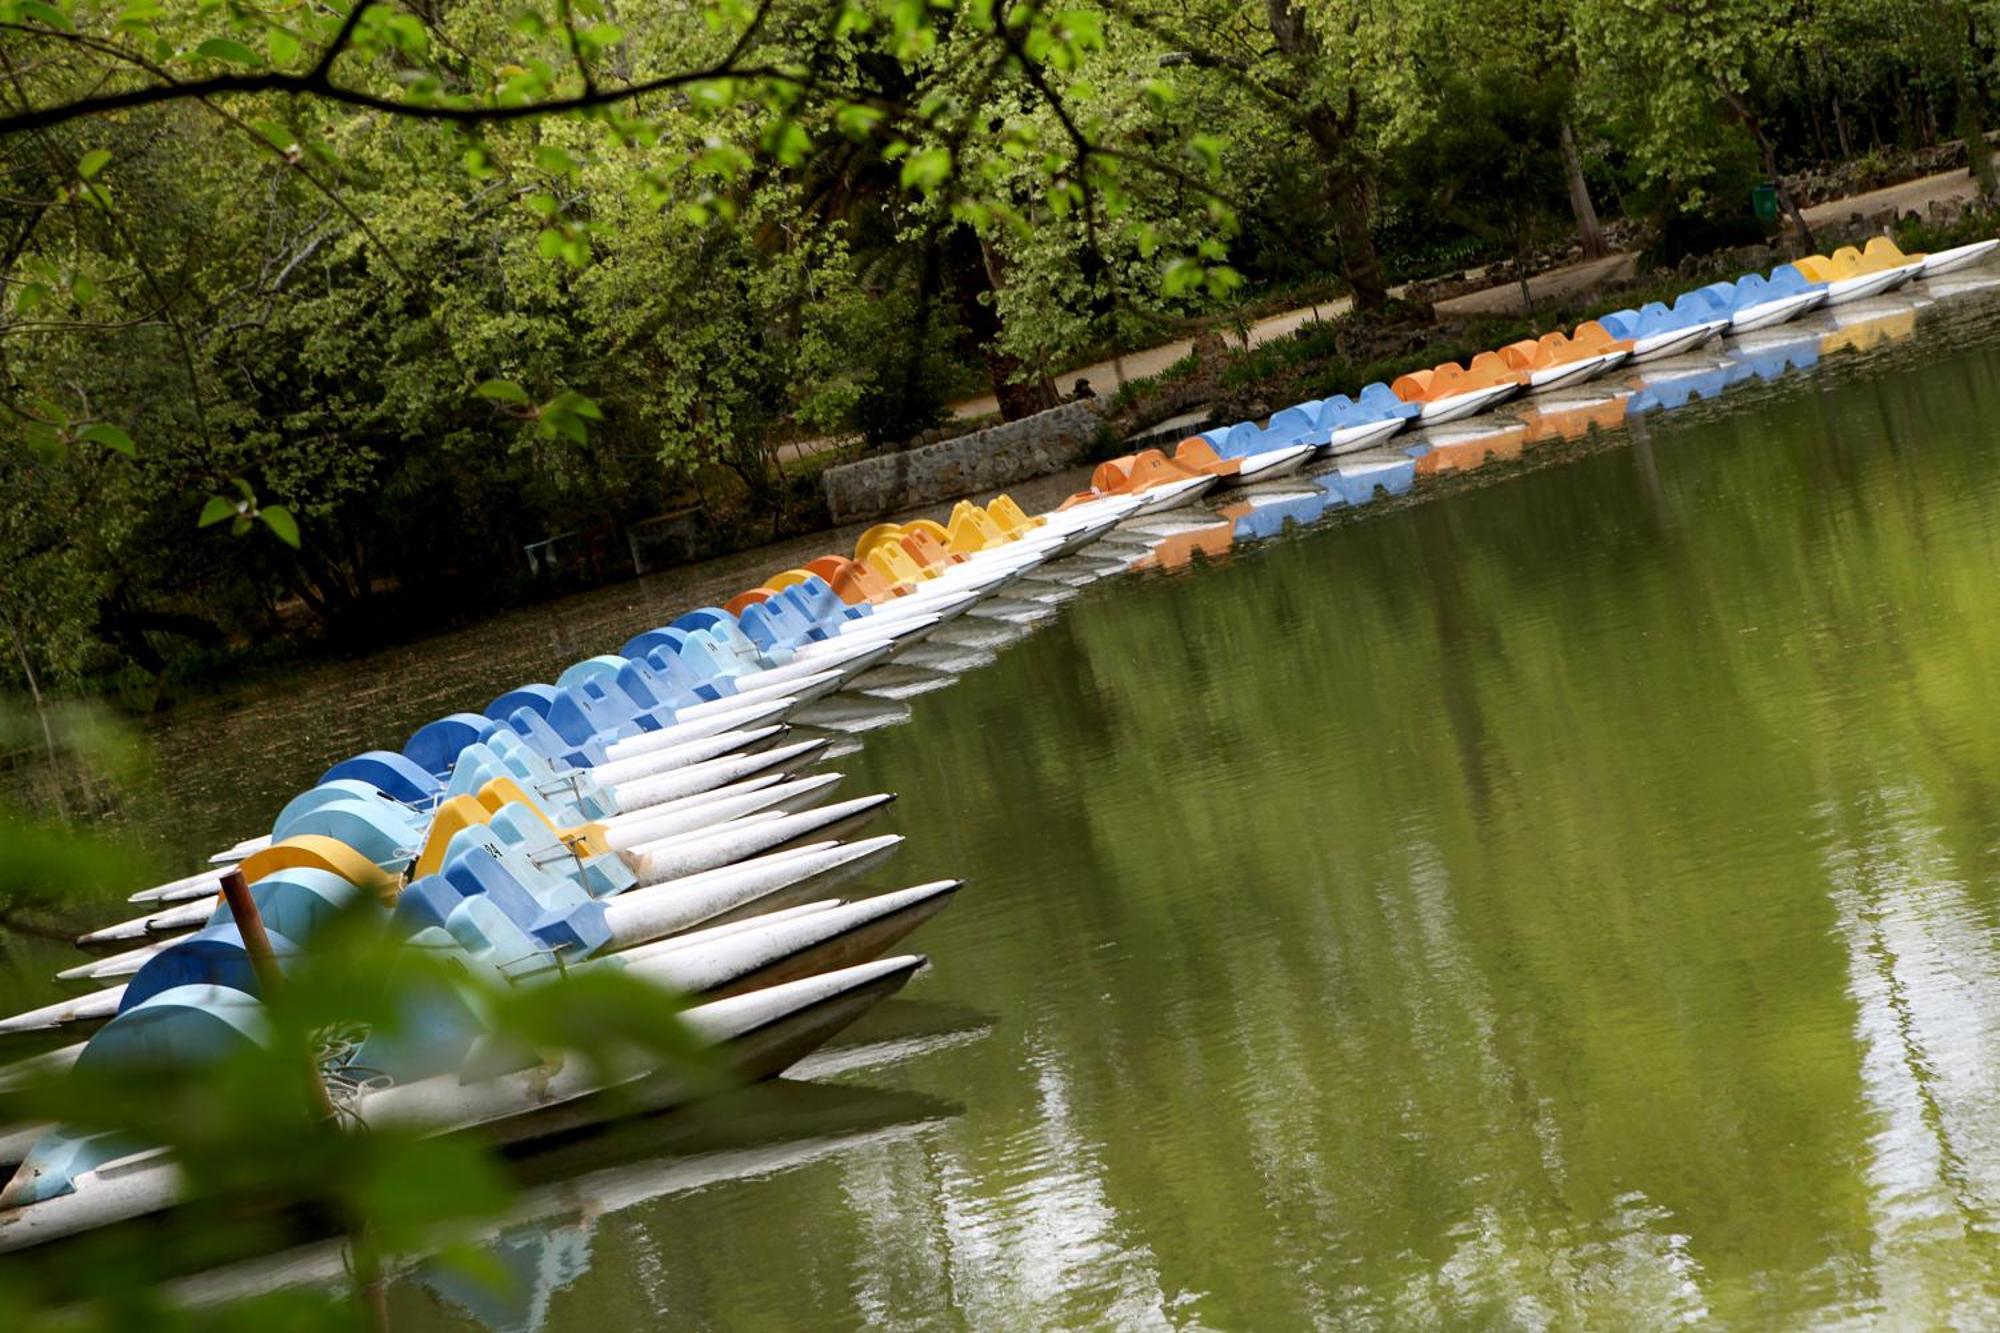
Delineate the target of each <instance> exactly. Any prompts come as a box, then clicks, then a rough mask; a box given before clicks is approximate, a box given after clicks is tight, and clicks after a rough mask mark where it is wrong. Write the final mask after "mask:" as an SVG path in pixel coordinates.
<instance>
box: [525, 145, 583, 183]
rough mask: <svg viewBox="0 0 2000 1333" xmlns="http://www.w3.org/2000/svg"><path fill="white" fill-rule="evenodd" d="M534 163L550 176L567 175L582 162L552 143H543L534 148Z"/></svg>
mask: <svg viewBox="0 0 2000 1333" xmlns="http://www.w3.org/2000/svg"><path fill="white" fill-rule="evenodd" d="M535 165H536V166H538V167H540V168H541V169H542V170H543V171H546V172H548V173H549V174H550V175H551V176H567V175H568V174H569V173H570V172H572V171H575V170H576V169H577V168H578V167H579V166H581V165H583V164H582V163H580V162H578V161H577V160H576V159H575V158H574V157H572V156H570V154H569V153H568V152H567V151H566V150H564V149H561V148H557V147H556V146H555V145H553V144H543V145H542V146H541V147H540V148H537V149H536V150H535Z"/></svg>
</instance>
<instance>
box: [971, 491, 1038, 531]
mask: <svg viewBox="0 0 2000 1333" xmlns="http://www.w3.org/2000/svg"><path fill="white" fill-rule="evenodd" d="M986 517H987V518H989V519H991V520H992V521H993V522H994V523H995V524H997V525H998V526H999V528H1000V530H1001V531H1002V532H1005V533H1009V534H1011V535H1013V536H1016V537H1020V536H1024V535H1025V534H1026V533H1027V532H1028V530H1029V529H1030V528H1039V527H1041V526H1042V524H1044V523H1046V522H1048V520H1047V519H1045V518H1042V517H1040V516H1039V515H1036V516H1030V515H1029V514H1028V513H1027V512H1026V511H1025V510H1023V509H1022V508H1021V506H1020V505H1019V504H1018V503H1016V502H1015V500H1014V497H1013V496H1011V495H996V496H994V497H993V498H992V499H991V500H988V501H987V502H986Z"/></svg>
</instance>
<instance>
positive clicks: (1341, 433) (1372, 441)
mask: <svg viewBox="0 0 2000 1333" xmlns="http://www.w3.org/2000/svg"><path fill="white" fill-rule="evenodd" d="M1407 420H1408V418H1407V417H1384V418H1382V419H1381V420H1379V421H1364V422H1362V423H1361V424H1360V425H1358V426H1341V427H1339V428H1338V429H1336V430H1335V431H1334V432H1333V435H1332V436H1331V438H1329V439H1328V440H1327V442H1326V443H1325V444H1323V445H1321V446H1320V452H1321V453H1323V454H1325V455H1327V456H1328V457H1334V458H1337V457H1339V456H1340V455H1341V454H1352V453H1358V452H1360V451H1361V450H1363V449H1367V448H1369V447H1371V446H1373V445H1376V444H1379V443H1381V442H1382V441H1383V440H1386V439H1388V438H1389V437H1390V436H1391V435H1394V434H1395V433H1396V432H1397V431H1399V430H1401V429H1402V428H1403V425H1404V423H1405V422H1406V421H1407Z"/></svg>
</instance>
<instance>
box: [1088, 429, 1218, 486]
mask: <svg viewBox="0 0 2000 1333" xmlns="http://www.w3.org/2000/svg"><path fill="white" fill-rule="evenodd" d="M1253 429H1254V428H1253ZM1194 475H1195V474H1194V473H1192V472H1189V471H1188V470H1187V469H1186V468H1183V467H1177V466H1175V465H1174V463H1173V460H1171V459H1169V458H1168V457H1167V456H1166V455H1165V454H1163V453H1161V452H1160V451H1159V450H1158V449H1142V450H1140V451H1139V452H1138V453H1136V454H1131V455H1129V456H1127V457H1125V458H1114V459H1112V460H1111V461H1110V462H1107V463H1099V464H1098V465H1097V470H1096V471H1095V472H1093V473H1091V474H1090V481H1091V485H1092V486H1094V487H1095V488H1096V489H1098V490H1100V491H1105V492H1108V493H1111V494H1131V493H1132V492H1135V491H1143V490H1146V489H1148V488H1150V487H1153V486H1159V485H1162V484H1163V483H1166V482H1172V481H1186V480H1187V479H1188V478H1189V477H1192V476H1194Z"/></svg>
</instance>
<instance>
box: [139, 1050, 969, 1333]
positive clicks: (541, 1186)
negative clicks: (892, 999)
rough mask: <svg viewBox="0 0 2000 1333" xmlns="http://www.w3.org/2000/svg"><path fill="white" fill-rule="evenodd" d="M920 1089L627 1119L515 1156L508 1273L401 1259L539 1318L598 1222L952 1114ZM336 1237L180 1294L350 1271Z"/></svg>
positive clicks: (499, 1238) (495, 1316)
mask: <svg viewBox="0 0 2000 1333" xmlns="http://www.w3.org/2000/svg"><path fill="white" fill-rule="evenodd" d="M962 1109H963V1108H962V1107H960V1106H959V1105H958V1104H956V1103H953V1102H948V1101H945V1100H943V1099H941V1098H936V1097H930V1096H926V1095H923V1094H919V1093H911V1092H900V1091H887V1090H882V1089H875V1088H867V1087H855V1086H846V1085H836V1084H820V1083H805V1082H799V1081H795V1080H793V1079H784V1080H780V1081H778V1082H775V1083H767V1084H763V1085H760V1086H757V1087H753V1088H746V1089H743V1090H741V1091H740V1092H737V1093H731V1094H728V1095H726V1096H724V1097H722V1098H719V1099H717V1100H715V1101H713V1102H711V1103H708V1104H705V1105H700V1106H695V1107H690V1108H687V1109H686V1110H684V1111H680V1112H673V1113H670V1114H668V1115H665V1116H659V1117H655V1118H653V1119H650V1120H642V1121H637V1122H628V1123H626V1124H624V1125H622V1126H619V1127H617V1128H615V1129H614V1130H612V1131H610V1132H608V1133H603V1134H596V1135H591V1136H589V1137H587V1138H583V1139H580V1140H578V1141H576V1142H574V1143H571V1144H567V1145H564V1146H562V1147H559V1148H556V1149H553V1150H550V1151H548V1152H546V1153H542V1154H539V1155H538V1156H537V1157H536V1158H535V1159H534V1160H532V1161H519V1162H516V1163H515V1170H516V1173H517V1174H518V1175H519V1176H520V1177H522V1178H523V1179H524V1180H525V1181H527V1182H528V1187H527V1188H526V1189H525V1190H524V1191H523V1193H522V1194H521V1195H520V1197H519V1198H518V1199H517V1200H516V1201H515V1204H514V1206H513V1207H512V1208H511V1209H509V1210H508V1212H507V1214H506V1216H505V1218H504V1219H503V1220H502V1221H500V1222H499V1223H498V1224H496V1225H495V1226H493V1227H492V1228H490V1229H489V1230H488V1231H487V1232H485V1233H484V1235H483V1236H482V1237H481V1238H480V1239H479V1240H478V1241H477V1242H476V1243H477V1246H478V1248H479V1249H480V1251H481V1252H482V1254H483V1257H484V1258H485V1259H486V1260H487V1261H489V1262H490V1264H491V1265H492V1267H493V1268H494V1269H496V1270H497V1271H498V1272H499V1273H500V1274H504V1276H505V1279H506V1280H505V1281H504V1282H502V1283H500V1284H495V1283H493V1282H491V1281H490V1280H471V1279H469V1278H468V1276H467V1275H466V1273H465V1271H464V1270H463V1269H461V1268H457V1267H453V1266H449V1265H446V1264H443V1263H440V1262H438V1261H436V1260H434V1259H431V1258H428V1257H426V1258H418V1259H415V1260H412V1261H410V1262H408V1263H407V1264H405V1265H404V1266H403V1267H402V1270H401V1273H400V1275H399V1276H400V1277H401V1278H402V1279H403V1280H411V1281H415V1282H419V1283H421V1284H422V1285H423V1286H424V1287H426V1288H428V1289H430V1290H431V1291H433V1292H434V1293H436V1294H437V1295H439V1296H442V1297H443V1298H445V1299H446V1300H447V1301H449V1302H450V1303H452V1304H453V1305H456V1306H458V1307H459V1308H460V1309H461V1310H463V1311H464V1312H465V1313H466V1314H468V1315H470V1316H471V1317H472V1318H473V1319H475V1320H477V1321H478V1322H479V1323H480V1324H482V1325H484V1326H485V1327H487V1328H491V1329H495V1330H524V1331H525V1330H534V1329H540V1328H542V1327H544V1326H545V1324H546V1320H547V1316H548V1312H549V1307H550V1303H551V1301H552V1300H553V1298H554V1297H555V1296H556V1294H557V1293H559V1292H560V1291H562V1290H563V1288H565V1287H567V1286H569V1285H570V1284H571V1283H573V1282H575V1281H576V1280H577V1279H578V1278H580V1277H581V1276H582V1275H583V1274H584V1273H586V1272H588V1271H589V1269H590V1265H591V1262H592V1258H593V1255H592V1244H593V1241H594V1239H595V1236H596V1232H597V1230H598V1228H599V1226H600V1225H601V1224H602V1222H603V1220H604V1219H605V1218H608V1217H611V1216H613V1215H615V1214H618V1213H621V1212H625V1211H627V1210H629V1209H632V1208H637V1207H641V1206H644V1205H646V1204H649V1203H653V1202H656V1201H659V1200H662V1199H667V1198H671V1197H673V1196H674V1195H677V1194H685V1193H689V1192H691V1191H694V1190H700V1189H709V1188H713V1187H715V1186H717V1185H723V1184H727V1183H729V1182H732V1181H740V1180H750V1179H757V1178H763V1177H768V1176H771V1175H774V1174H777V1173H779V1172H784V1171H792V1170H797V1169H799V1168H801V1167H805V1166H810V1165H812V1164H814V1163H817V1162H822V1161H826V1160H829V1159H831V1158H834V1157H838V1156H840V1155H842V1154H844V1153H850V1152H857V1151H863V1150H867V1149H871V1148H878V1147H880V1146H882V1145H884V1144H890V1143H897V1142H902V1141H905V1140H907V1139H909V1138H911V1137H913V1136H915V1135H917V1134H921V1133H923V1132H924V1131H925V1130H927V1129H929V1128H932V1127H934V1126H936V1125H939V1124H942V1123H944V1122H945V1121H947V1120H949V1119H950V1118H952V1117H954V1116H956V1115H958V1114H960V1113H961V1112H962ZM348 1263H349V1258H348V1253H347V1248H346V1246H345V1245H344V1244H342V1243H340V1242H338V1241H333V1240H325V1241H318V1242H313V1243H310V1244H306V1245H301V1246H296V1247H294V1248H292V1249H289V1250H285V1251H283V1252H281V1253H278V1254H274V1255H269V1256H266V1257H263V1258H259V1259H254V1260H248V1261H245V1262H241V1263H237V1264H234V1265H230V1266H228V1267H226V1268H221V1269H216V1270H213V1271H210V1272H207V1273H201V1274H197V1275H195V1276H192V1277H188V1278H184V1279H182V1280H181V1281H180V1282H178V1283H176V1284H175V1286H174V1287H173V1289H172V1293H171V1294H172V1296H173V1298H174V1299H175V1300H177V1301H178V1302H180V1303H182V1304H184V1305H189V1306H206V1305H213V1304H217V1303H220V1302H224V1301H232V1300H239V1299H242V1298H244V1297H247V1296H252V1295H258V1294H263V1293H267V1292H272V1291H277V1290H283V1289H286V1288H296V1287H314V1286H328V1287H330V1286H335V1285H339V1284H342V1283H345V1282H346V1281H348V1280H349V1278H350V1273H349V1270H348Z"/></svg>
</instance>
